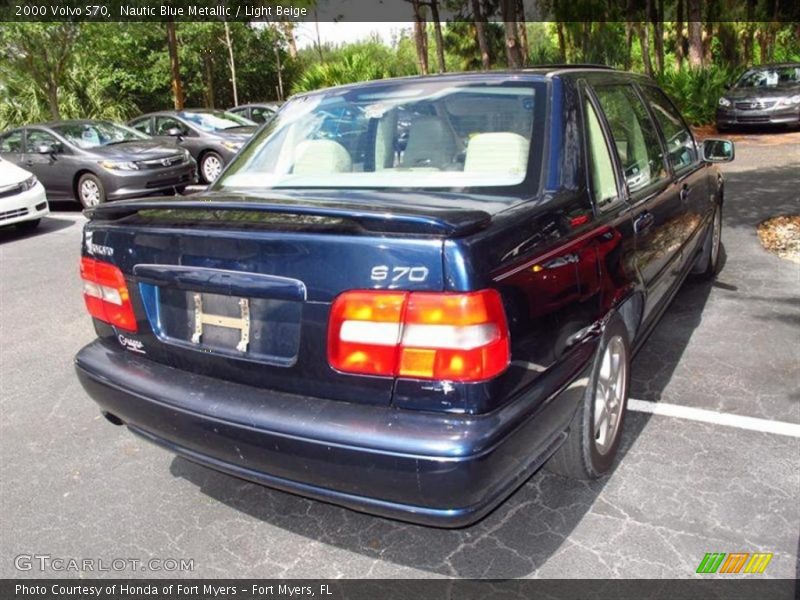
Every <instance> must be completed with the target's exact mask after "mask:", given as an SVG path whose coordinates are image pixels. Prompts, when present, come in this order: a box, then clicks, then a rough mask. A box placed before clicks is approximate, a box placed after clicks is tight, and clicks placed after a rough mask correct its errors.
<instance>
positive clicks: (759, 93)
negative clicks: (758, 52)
mask: <svg viewBox="0 0 800 600" xmlns="http://www.w3.org/2000/svg"><path fill="white" fill-rule="evenodd" d="M739 125H793V126H798V127H800V63H782V64H775V65H760V66H758V67H754V68H752V69H748V70H747V71H746V72H745V73H744V74H743V75H742V76H741V77H740V78H739V79H738V80H737V81H736V83H734V84H733V85H732V86H729V88H728V91H727V92H725V95H724V96H722V97H721V98H720V99H719V106H718V107H717V130H719V131H724V130H726V129H730V128H732V127H736V126H739Z"/></svg>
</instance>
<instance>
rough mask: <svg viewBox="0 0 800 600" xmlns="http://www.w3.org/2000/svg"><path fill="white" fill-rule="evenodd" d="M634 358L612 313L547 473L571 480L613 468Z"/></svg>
mask: <svg viewBox="0 0 800 600" xmlns="http://www.w3.org/2000/svg"><path fill="white" fill-rule="evenodd" d="M630 358H631V352H630V343H629V341H628V329H627V328H626V327H625V323H624V322H623V321H622V319H621V318H620V317H619V316H618V315H614V316H613V317H612V318H611V320H609V322H608V323H607V324H606V326H605V329H604V330H603V336H602V338H601V341H600V347H599V348H598V349H597V354H596V355H595V359H594V364H593V365H592V372H591V376H590V378H589V384H588V385H587V386H586V392H585V393H584V397H583V400H582V401H581V405H580V406H579V407H578V411H577V412H576V413H575V416H574V417H573V418H572V423H571V424H570V430H569V435H568V437H567V440H566V441H565V442H564V444H562V446H561V447H560V448H559V449H558V450H557V451H556V453H555V454H554V455H553V456H552V458H551V459H550V460H549V461H548V462H547V463H546V465H545V466H546V468H547V469H548V470H549V471H552V472H554V473H558V474H559V475H563V476H565V477H571V478H573V479H596V478H598V477H600V476H601V475H603V474H604V473H607V472H608V471H609V470H610V469H611V467H612V466H613V465H614V459H615V458H616V455H617V452H618V450H619V443H620V439H621V437H622V426H623V424H624V422H625V410H626V408H627V405H628V387H629V383H630Z"/></svg>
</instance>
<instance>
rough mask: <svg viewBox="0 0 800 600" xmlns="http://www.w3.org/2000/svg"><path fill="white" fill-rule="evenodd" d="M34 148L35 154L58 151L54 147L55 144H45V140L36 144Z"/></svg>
mask: <svg viewBox="0 0 800 600" xmlns="http://www.w3.org/2000/svg"><path fill="white" fill-rule="evenodd" d="M35 150H36V153H37V154H55V153H56V152H58V148H56V145H55V144H47V143H45V142H42V143H40V144H36V149H35Z"/></svg>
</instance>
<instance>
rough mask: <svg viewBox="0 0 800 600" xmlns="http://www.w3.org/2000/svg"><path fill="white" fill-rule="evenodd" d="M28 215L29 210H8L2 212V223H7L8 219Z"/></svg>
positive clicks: (0, 219) (0, 217)
mask: <svg viewBox="0 0 800 600" xmlns="http://www.w3.org/2000/svg"><path fill="white" fill-rule="evenodd" d="M27 214H28V209H27V208H18V209H16V210H7V211H6V212H0V221H7V220H8V219H15V218H16V217H24V216H25V215H27Z"/></svg>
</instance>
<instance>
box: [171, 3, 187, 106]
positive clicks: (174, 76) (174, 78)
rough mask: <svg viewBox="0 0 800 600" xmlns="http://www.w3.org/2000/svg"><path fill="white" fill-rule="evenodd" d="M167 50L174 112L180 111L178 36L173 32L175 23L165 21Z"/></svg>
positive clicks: (180, 89)
mask: <svg viewBox="0 0 800 600" xmlns="http://www.w3.org/2000/svg"><path fill="white" fill-rule="evenodd" d="M167 49H168V51H169V67H170V80H171V82H172V101H173V104H174V105H175V110H182V109H183V103H184V97H183V83H182V82H181V63H180V58H178V35H177V32H176V31H175V21H173V20H172V19H169V20H168V21H167Z"/></svg>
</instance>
